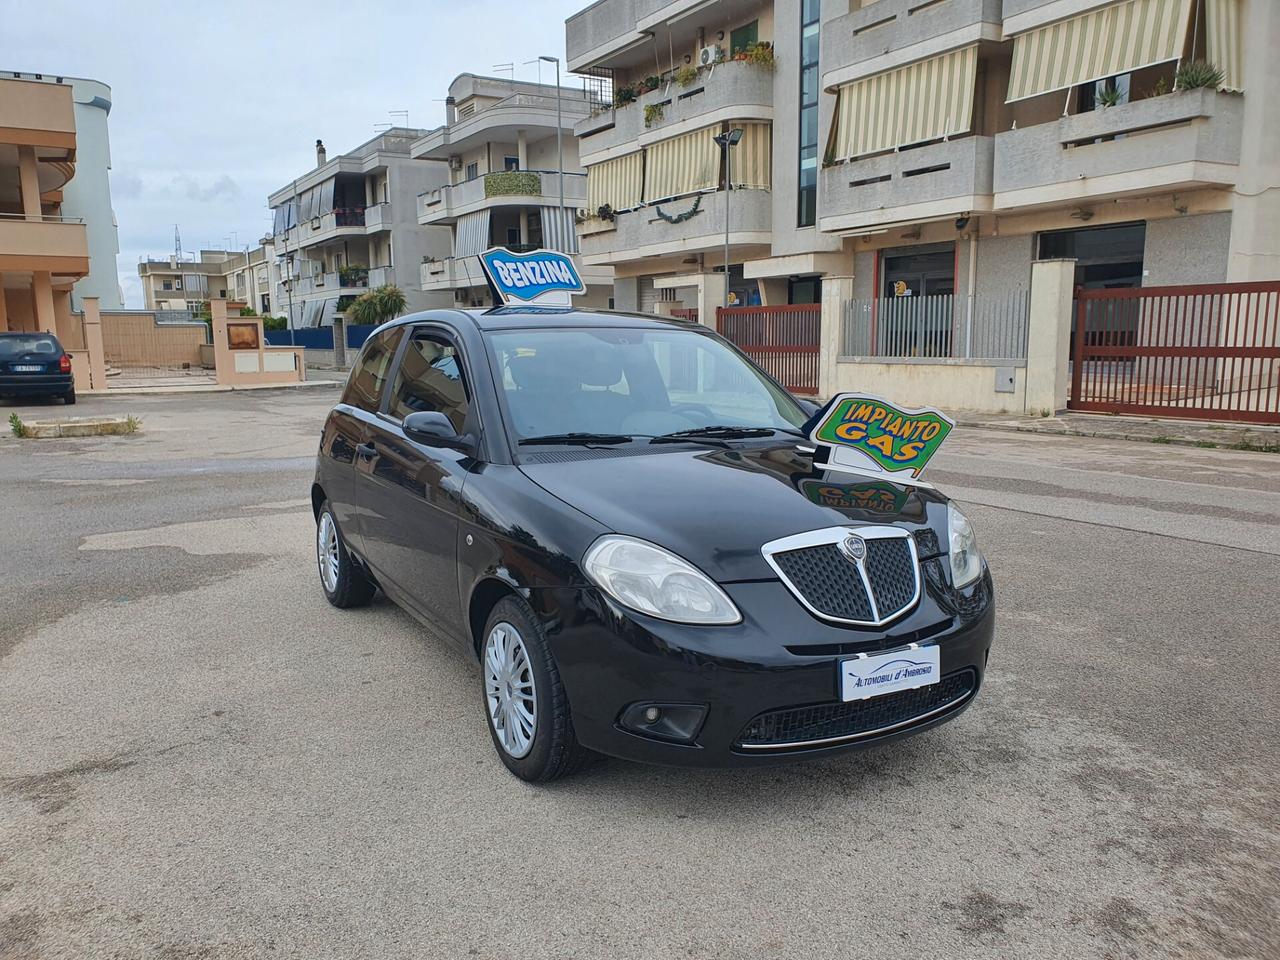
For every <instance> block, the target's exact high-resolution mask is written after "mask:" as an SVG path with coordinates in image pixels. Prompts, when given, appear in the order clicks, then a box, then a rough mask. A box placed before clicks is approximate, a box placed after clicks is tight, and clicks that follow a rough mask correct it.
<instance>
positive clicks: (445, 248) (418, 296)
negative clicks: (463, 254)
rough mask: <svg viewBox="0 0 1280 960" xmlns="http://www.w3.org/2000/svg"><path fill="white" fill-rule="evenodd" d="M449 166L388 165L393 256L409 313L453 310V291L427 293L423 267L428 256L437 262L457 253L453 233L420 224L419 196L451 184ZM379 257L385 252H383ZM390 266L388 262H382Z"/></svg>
mask: <svg viewBox="0 0 1280 960" xmlns="http://www.w3.org/2000/svg"><path fill="white" fill-rule="evenodd" d="M448 177H449V167H448V165H447V164H445V163H441V162H439V161H433V160H408V159H405V160H393V161H391V162H390V163H389V164H388V171H387V185H388V189H389V192H390V196H391V221H392V226H391V233H390V243H391V255H390V259H391V262H392V266H394V267H395V270H394V273H395V283H396V286H398V287H399V288H400V289H401V290H403V291H404V296H405V299H406V300H407V301H408V303H409V312H411V313H412V312H414V311H417V310H428V309H431V308H433V307H452V306H453V293H452V291H432V292H426V291H423V289H422V286H421V283H420V280H419V269H418V268H419V266H420V265H421V263H422V258H423V257H424V256H432V257H436V258H437V259H440V258H444V257H447V256H449V254H450V253H451V252H452V250H453V231H452V230H450V229H449V228H448V227H423V226H419V225H418V213H417V196H418V194H419V193H421V192H422V191H424V190H431V189H435V188H436V187H439V186H442V185H443V184H445V183H447V182H448ZM378 253H379V254H382V253H383V251H382V250H379V251H378ZM378 263H379V264H384V263H386V260H385V259H381V260H379V261H378Z"/></svg>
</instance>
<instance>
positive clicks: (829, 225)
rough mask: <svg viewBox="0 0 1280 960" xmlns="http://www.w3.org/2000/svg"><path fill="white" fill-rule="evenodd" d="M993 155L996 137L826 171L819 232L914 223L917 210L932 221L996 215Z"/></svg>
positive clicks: (889, 155)
mask: <svg viewBox="0 0 1280 960" xmlns="http://www.w3.org/2000/svg"><path fill="white" fill-rule="evenodd" d="M993 155H994V144H993V140H992V138H991V137H962V138H960V139H958V140H948V141H945V142H943V143H933V144H929V145H928V146H924V147H916V148H912V149H910V150H898V151H894V152H891V153H883V154H879V155H877V156H872V157H865V158H863V159H861V160H852V161H850V162H848V163H837V164H833V165H831V166H829V167H824V168H823V169H822V171H821V173H820V181H819V187H818V189H819V204H818V210H819V221H820V222H819V226H820V227H821V228H822V229H824V230H837V229H843V230H847V229H856V228H859V227H865V226H873V225H875V224H878V223H883V222H886V221H893V220H905V219H911V218H912V216H913V215H914V214H913V210H912V208H913V207H917V206H918V207H919V208H920V209H921V210H924V209H927V210H928V215H929V216H931V217H933V216H948V215H958V214H967V213H972V212H973V211H975V210H985V209H990V207H991V192H992V185H991V184H992V163H993V160H992V158H993Z"/></svg>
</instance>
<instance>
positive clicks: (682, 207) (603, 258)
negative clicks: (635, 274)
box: [578, 190, 773, 265]
mask: <svg viewBox="0 0 1280 960" xmlns="http://www.w3.org/2000/svg"><path fill="white" fill-rule="evenodd" d="M726 198H728V200H727V203H728V204H730V209H731V216H730V220H729V232H730V242H731V243H732V244H734V245H743V244H761V243H763V244H768V243H770V242H771V241H772V238H773V233H772V229H771V224H772V223H773V194H772V193H770V192H769V191H768V190H732V191H729V192H727V193H726V192H725V191H723V190H718V191H714V192H707V193H703V194H700V195H697V196H687V197H680V198H677V199H674V200H664V201H662V202H661V203H659V204H654V205H651V206H645V207H640V208H639V209H637V210H630V211H627V212H623V213H617V214H615V215H614V219H613V221H612V223H613V229H612V230H608V231H591V230H579V233H578V238H579V244H580V245H581V248H582V255H583V257H584V258H586V260H587V261H588V262H589V263H591V264H595V265H599V264H613V263H625V262H627V261H629V260H635V259H637V258H639V257H643V256H650V255H662V254H674V253H693V252H697V251H699V250H707V251H710V250H718V249H723V244H724V227H725V206H726ZM695 206H696V207H697V212H696V213H695V214H694V215H692V216H689V217H687V218H686V219H684V220H681V221H680V222H679V223H671V222H670V221H669V220H665V219H663V217H662V216H660V215H659V212H658V210H659V209H661V211H662V212H663V213H666V214H667V215H668V216H673V215H674V216H678V215H680V214H683V213H687V212H689V211H690V210H692V209H693V208H694V207H695ZM600 222H602V221H599V220H589V221H587V224H597V223H600ZM606 222H607V221H606Z"/></svg>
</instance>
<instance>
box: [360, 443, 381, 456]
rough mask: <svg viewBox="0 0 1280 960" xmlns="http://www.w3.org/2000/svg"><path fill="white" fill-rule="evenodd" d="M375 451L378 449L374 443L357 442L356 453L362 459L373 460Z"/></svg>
mask: <svg viewBox="0 0 1280 960" xmlns="http://www.w3.org/2000/svg"><path fill="white" fill-rule="evenodd" d="M375 453H377V451H376V450H374V448H373V444H372V443H357V444H356V454H357V456H359V457H360V459H361V460H372V459H373V455H374V454H375Z"/></svg>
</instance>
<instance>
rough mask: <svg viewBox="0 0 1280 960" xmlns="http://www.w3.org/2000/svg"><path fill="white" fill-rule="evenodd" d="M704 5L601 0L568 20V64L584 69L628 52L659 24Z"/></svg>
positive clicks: (701, 1)
mask: <svg viewBox="0 0 1280 960" xmlns="http://www.w3.org/2000/svg"><path fill="white" fill-rule="evenodd" d="M700 6H706V0H597V2H596V3H593V4H591V6H589V7H587V8H586V9H585V10H579V11H578V12H577V13H575V14H573V16H571V17H569V19H568V20H566V21H565V50H566V53H567V54H568V56H567V60H568V63H567V66H568V68H569V70H570V71H574V70H581V69H582V68H583V67H586V66H591V65H593V64H598V63H600V61H602V60H607V59H608V58H610V57H612V56H614V55H616V54H620V53H624V52H626V51H627V50H628V48H630V47H634V46H636V45H640V44H643V43H645V42H646V41H648V40H649V38H650V35H651V32H652V31H653V30H654V29H655V28H656V27H658V26H659V25H661V24H666V23H668V22H669V21H670V20H671V18H672V17H675V16H678V15H679V14H682V13H687V12H689V11H692V10H695V9H697V8H698V7H700ZM649 59H650V60H652V59H653V56H652V54H650V55H649Z"/></svg>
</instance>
